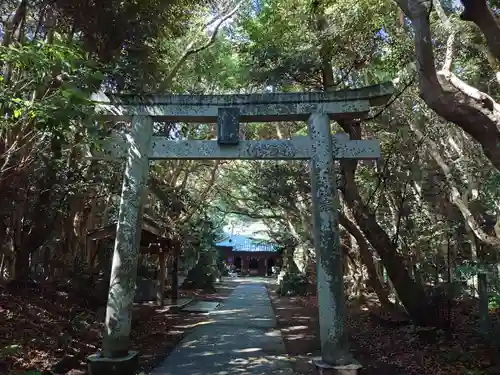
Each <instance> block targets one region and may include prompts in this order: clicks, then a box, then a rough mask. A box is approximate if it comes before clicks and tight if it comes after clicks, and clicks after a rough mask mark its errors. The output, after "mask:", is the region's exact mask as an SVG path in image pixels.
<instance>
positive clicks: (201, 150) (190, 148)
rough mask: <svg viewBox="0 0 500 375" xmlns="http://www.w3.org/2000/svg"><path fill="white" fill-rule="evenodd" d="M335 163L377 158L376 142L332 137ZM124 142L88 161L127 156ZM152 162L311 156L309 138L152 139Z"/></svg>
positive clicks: (119, 139)
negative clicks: (224, 142) (235, 141)
mask: <svg viewBox="0 0 500 375" xmlns="http://www.w3.org/2000/svg"><path fill="white" fill-rule="evenodd" d="M332 142H333V149H334V150H335V152H334V155H333V157H334V159H360V160H371V159H377V158H379V157H380V143H379V141H378V140H371V139H370V140H349V137H348V135H346V134H342V133H341V134H335V135H333V136H332ZM125 146H126V141H125V139H123V138H118V139H117V138H115V140H114V142H113V146H111V147H102V148H103V151H102V152H98V153H97V152H95V153H93V154H92V155H89V156H88V157H89V158H90V159H117V158H124V157H125V155H126V147H125ZM148 156H149V159H151V160H165V159H180V160H201V159H208V160H309V159H310V158H311V156H312V150H311V140H310V138H309V137H294V138H292V139H289V140H262V141H253V140H248V141H247V140H245V141H240V143H239V144H237V145H230V146H226V145H224V146H220V145H219V144H218V143H217V141H207V140H172V139H168V138H166V137H153V142H152V147H151V151H150V153H149V155H148Z"/></svg>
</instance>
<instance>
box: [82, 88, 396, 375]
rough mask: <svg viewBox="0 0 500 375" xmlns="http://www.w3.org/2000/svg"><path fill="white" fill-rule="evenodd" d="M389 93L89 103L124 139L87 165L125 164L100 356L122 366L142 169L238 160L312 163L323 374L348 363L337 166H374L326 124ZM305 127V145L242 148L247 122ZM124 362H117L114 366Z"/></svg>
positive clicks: (363, 148) (357, 143) (369, 146)
mask: <svg viewBox="0 0 500 375" xmlns="http://www.w3.org/2000/svg"><path fill="white" fill-rule="evenodd" d="M392 94H393V87H392V85H391V84H383V85H377V86H371V87H364V88H360V89H354V90H341V91H335V92H309V93H285V94H251V95H194V96H190V95H169V96H142V97H138V96H119V97H112V96H109V97H108V96H104V95H102V94H101V95H100V96H98V97H96V98H95V99H96V106H97V109H98V110H99V111H100V113H101V114H102V115H103V116H104V117H105V118H107V119H108V120H109V119H111V120H114V121H124V120H125V121H131V123H132V127H131V130H130V131H129V132H124V133H121V134H118V133H116V134H114V135H113V136H112V137H111V138H110V139H108V140H106V141H105V142H104V143H103V144H102V145H100V146H101V147H100V148H99V149H100V151H99V152H97V151H95V152H92V153H91V154H89V158H93V159H108V158H111V159H116V158H123V159H124V160H126V168H125V175H124V179H123V186H122V196H121V201H120V212H119V218H118V225H117V235H116V241H115V247H114V255H113V265H112V271H111V281H110V290H109V298H108V308H107V314H106V322H105V323H106V334H105V337H104V340H103V351H102V356H101V357H99V358H97V359H96V358H94V359H93V360H94V361H106V360H107V359H110V358H111V359H112V361H114V362H116V361H117V358H124V359H123V360H124V361H125V360H127V358H130V357H131V356H133V354H130V352H129V345H128V343H129V340H128V337H129V335H130V315H131V311H132V303H133V299H134V293H135V290H134V286H135V278H136V269H137V258H138V255H139V249H138V246H137V245H138V243H139V242H138V241H137V239H138V236H140V231H138V230H137V228H138V225H137V223H138V222H139V219H140V217H142V207H141V202H142V199H141V198H142V196H143V194H144V192H145V188H146V184H147V175H148V170H149V160H161V159H228V160H231V159H240V160H242V159H243V160H310V162H311V180H312V202H313V207H312V209H313V213H312V216H313V219H314V243H315V250H316V261H317V288H318V302H319V318H320V336H321V354H322V357H321V358H320V359H319V362H321V363H322V364H323V365H326V366H336V365H340V364H348V363H349V361H350V360H351V357H350V355H349V352H348V349H347V345H346V344H347V343H346V339H345V333H344V319H345V316H344V290H343V282H342V277H341V276H342V274H343V261H342V252H341V251H340V239H339V227H338V225H339V224H338V218H337V214H338V213H337V210H338V199H337V198H338V197H337V186H336V179H335V162H334V161H335V160H336V159H376V158H378V157H379V156H380V145H379V142H378V141H376V140H350V139H349V136H348V135H347V134H345V133H340V134H334V135H332V133H331V127H330V120H341V119H363V118H366V116H367V115H368V112H369V110H370V108H371V107H374V106H380V105H383V104H385V103H386V102H387V101H388V99H389V98H390V97H391V96H392ZM155 120H156V121H170V122H190V123H217V140H214V141H211V140H175V139H169V138H167V137H164V136H154V135H153V121H155ZM272 121H307V123H308V133H309V134H308V136H303V137H294V138H292V139H288V140H240V139H239V133H240V131H239V125H240V123H242V122H243V123H245V122H272ZM120 356H122V357H120Z"/></svg>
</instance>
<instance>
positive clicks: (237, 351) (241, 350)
mask: <svg viewBox="0 0 500 375" xmlns="http://www.w3.org/2000/svg"><path fill="white" fill-rule="evenodd" d="M259 350H262V348H246V349H235V350H233V353H253V352H258V351H259Z"/></svg>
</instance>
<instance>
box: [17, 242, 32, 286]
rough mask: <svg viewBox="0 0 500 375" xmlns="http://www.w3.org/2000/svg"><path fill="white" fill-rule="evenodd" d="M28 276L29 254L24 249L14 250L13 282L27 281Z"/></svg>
mask: <svg viewBox="0 0 500 375" xmlns="http://www.w3.org/2000/svg"><path fill="white" fill-rule="evenodd" d="M29 275H30V254H29V251H28V250H27V249H26V248H24V247H20V248H16V251H15V258H14V279H15V280H23V281H24V280H27V279H28V278H29Z"/></svg>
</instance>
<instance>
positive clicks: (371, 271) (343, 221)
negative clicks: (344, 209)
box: [339, 213, 392, 308]
mask: <svg viewBox="0 0 500 375" xmlns="http://www.w3.org/2000/svg"><path fill="white" fill-rule="evenodd" d="M339 223H340V225H342V226H343V227H344V228H345V229H346V230H347V231H349V233H351V235H352V236H353V237H354V238H355V239H356V242H357V243H358V247H359V255H360V257H361V261H362V262H363V264H364V265H365V266H366V269H367V271H368V283H369V285H370V286H371V287H372V288H373V290H374V291H375V294H376V295H377V297H378V299H379V301H380V304H381V305H382V306H383V307H386V308H392V303H391V302H390V301H389V292H388V291H387V289H386V288H384V286H383V285H382V283H381V282H380V279H379V277H378V274H377V270H376V269H375V264H374V262H373V257H372V254H371V253H370V249H369V244H368V242H367V240H366V238H365V236H364V235H363V233H362V232H361V231H360V229H359V228H358V226H357V225H356V224H355V223H353V222H352V221H351V220H349V219H348V218H347V217H346V216H345V215H343V214H341V213H340V214H339Z"/></svg>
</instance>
